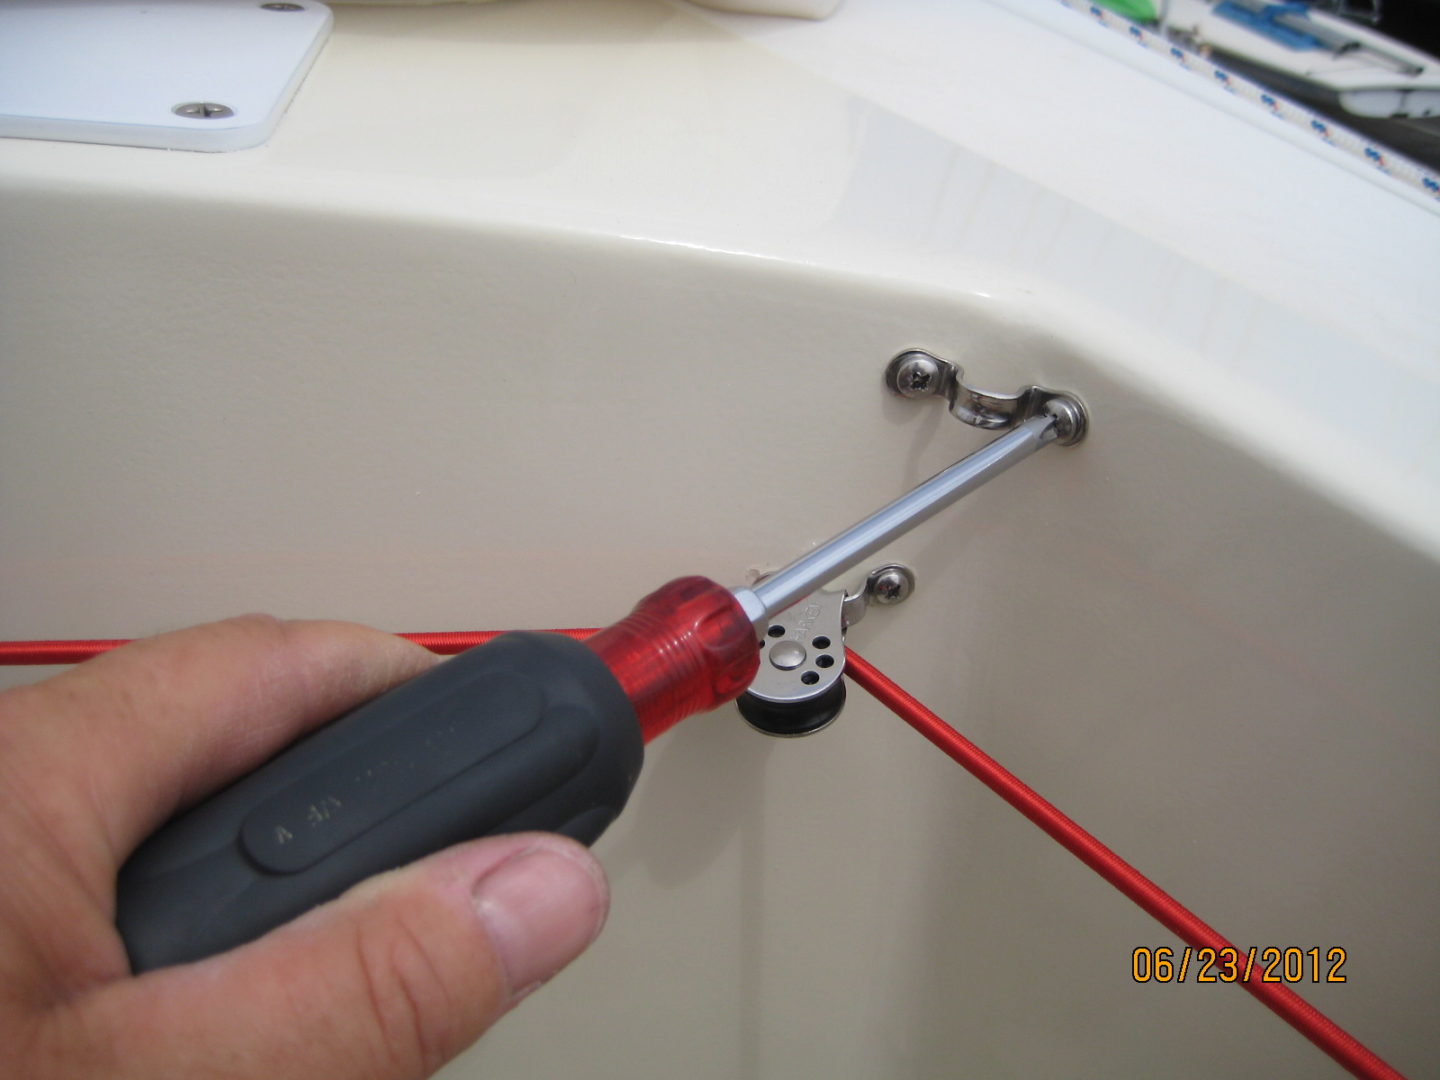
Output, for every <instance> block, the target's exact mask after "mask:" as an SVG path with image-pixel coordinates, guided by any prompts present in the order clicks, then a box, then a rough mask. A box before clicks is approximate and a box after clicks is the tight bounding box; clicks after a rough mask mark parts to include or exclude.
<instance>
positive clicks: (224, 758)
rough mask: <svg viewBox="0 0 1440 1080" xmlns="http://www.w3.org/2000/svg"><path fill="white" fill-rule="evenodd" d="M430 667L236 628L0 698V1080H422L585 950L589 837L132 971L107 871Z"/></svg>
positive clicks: (473, 856)
mask: <svg viewBox="0 0 1440 1080" xmlns="http://www.w3.org/2000/svg"><path fill="white" fill-rule="evenodd" d="M434 661H435V658H434V657H433V656H431V655H430V654H429V653H427V652H426V651H425V650H423V649H421V648H420V647H419V646H416V645H412V644H410V643H409V642H407V641H404V640H403V639H401V638H397V637H392V636H390V635H389V634H383V633H381V632H379V631H376V630H368V629H365V628H364V627H360V626H354V625H350V624H346V623H323V622H281V621H279V620H276V619H271V618H268V617H265V616H245V617H243V618H239V619H231V620H228V621H226V622H221V623H213V624H210V625H208V626H200V627H195V628H193V629H190V630H182V631H179V632H177V633H173V634H166V635H163V636H161V637H158V638H151V639H147V640H145V641H139V642H135V643H133V644H131V645H127V646H125V647H124V648H122V649H118V650H116V651H115V652H113V653H110V654H108V655H105V656H101V657H98V658H97V659H95V660H91V661H88V662H86V663H84V664H81V665H79V666H78V667H76V668H74V669H72V670H70V671H68V672H66V673H64V674H62V675H59V676H57V677H55V678H53V679H49V680H46V681H45V682H41V683H37V684H35V685H33V686H25V687H20V688H18V689H14V690H11V691H9V692H7V693H4V694H0V793H3V794H0V867H3V870H0V1046H3V1047H4V1048H5V1050H4V1054H3V1060H4V1062H5V1064H6V1065H7V1066H8V1068H3V1067H0V1073H3V1074H4V1075H6V1076H12V1075H13V1076H24V1077H27V1078H35V1080H58V1078H60V1077H66V1078H71V1077H87V1078H96V1080H102V1078H103V1080H118V1078H122V1077H137V1078H138V1077H145V1078H154V1077H186V1078H195V1077H205V1078H222V1077H223V1078H229V1080H241V1078H261V1077H263V1078H264V1080H288V1078H292V1077H294V1078H300V1077H303V1078H305V1080H317V1078H322V1077H323V1078H329V1077H336V1078H340V1077H343V1078H345V1080H392V1078H395V1080H398V1078H400V1077H422V1076H428V1075H429V1074H430V1073H432V1072H434V1071H435V1070H436V1069H438V1068H439V1067H440V1066H441V1065H442V1064H444V1063H445V1062H446V1061H448V1060H449V1059H450V1058H451V1057H453V1056H454V1055H455V1054H457V1053H459V1052H460V1051H461V1050H463V1049H464V1048H465V1047H466V1046H468V1045H469V1044H470V1043H471V1042H473V1041H474V1040H475V1039H476V1038H477V1037H479V1035H481V1034H482V1033H483V1032H484V1031H485V1030H486V1029H487V1028H488V1027H489V1026H490V1025H491V1024H493V1023H494V1022H495V1021H496V1020H497V1019H498V1018H499V1017H500V1016H502V1015H503V1014H504V1013H505V1012H506V1011H507V1010H508V1009H510V1008H511V1007H512V1006H513V1005H514V1004H515V1003H516V1002H518V1001H519V1000H520V999H521V998H523V997H524V996H525V995H526V994H528V993H529V992H530V991H531V990H533V989H534V988H535V987H536V986H538V985H540V984H541V983H542V982H544V981H545V980H546V979H548V978H549V977H550V976H552V975H554V974H555V973H556V972H557V971H558V970H559V969H560V968H562V967H564V966H565V965H566V964H568V963H569V962H570V961H571V960H572V959H574V958H575V957H576V956H577V955H578V954H579V953H580V952H582V951H583V950H584V949H585V947H586V946H587V945H589V944H590V942H591V941H592V940H593V939H594V937H595V935H596V934H597V933H598V932H599V930H600V927H601V925H602V924H603V922H604V919H605V913H606V910H607V908H608V903H609V893H608V889H607V887H606V884H605V878H604V874H603V872H602V871H601V869H600V867H599V864H598V863H597V862H596V861H595V859H594V858H593V857H592V856H591V855H590V853H589V852H588V851H586V850H585V848H583V847H582V846H580V845H579V844H576V843H573V842H572V841H570V840H566V839H564V838H563V837H559V836H551V835H546V834H540V833H524V834H519V835H514V836H502V837H494V838H490V839H486V840H478V841H474V842H472V843H468V844H462V845H460V846H458V847H455V848H451V849H450V850H448V851H444V852H441V853H439V854H437V855H433V856H431V857H429V858H427V859H422V860H421V861H419V862H417V863H414V864H412V865H410V866H407V867H404V868H402V869H399V870H395V871H392V872H390V873H388V874H383V875H381V876H379V877H376V878H372V879H371V880H369V881H366V882H363V883H362V884H360V885H358V886H356V887H355V888H353V889H351V890H350V891H349V892H347V893H346V894H345V895H343V896H341V897H340V898H339V899H337V900H335V901H333V902H331V903H329V904H325V905H323V906H321V907H319V908H316V909H315V910H313V911H311V912H310V913H308V914H306V915H304V916H302V917H301V918H299V919H296V920H295V921H294V922H292V923H290V924H288V925H286V926H282V927H280V928H279V929H277V930H274V931H272V932H271V933H269V934H267V935H265V936H264V937H263V938H260V939H259V940H257V941H254V942H252V943H250V944H248V945H244V946H241V947H240V948H237V949H234V950H232V951H230V952H228V953H224V954H221V955H219V956H214V957H211V958H209V959H206V960H202V961H200V962H198V963H194V964H186V965H182V966H179V967H173V968H166V969H162V970H159V971H152V972H149V973H147V974H145V975H142V976H139V977H138V978H132V977H131V976H130V973H129V966H128V963H127V960H126V957H125V950H124V946H123V945H122V943H121V941H120V937H119V935H118V934H117V933H116V931H115V927H114V925H113V919H114V909H115V875H116V872H117V871H118V869H119V868H120V866H121V864H122V863H123V862H124V861H125V859H126V857H127V856H128V855H129V853H130V852H131V851H132V850H133V849H134V848H135V847H136V846H137V845H138V844H139V843H140V841H141V840H143V839H144V838H145V837H146V836H147V835H148V834H149V833H151V832H152V831H154V830H155V829H156V828H157V827H158V826H159V825H161V824H163V823H164V822H165V821H166V820H167V819H168V818H169V817H170V816H172V815H173V814H174V813H175V811H177V810H178V809H180V808H181V807H183V806H186V805H188V804H190V803H192V802H194V801H196V800H198V799H199V798H201V797H203V796H204V795H206V794H208V793H209V792H211V791H213V790H215V789H216V788H218V787H220V786H221V785H223V784H224V783H226V782H227V781H229V780H231V779H233V778H234V777H236V776H238V775H240V774H242V773H245V772H247V771H249V770H251V769H253V768H255V767H256V766H257V765H259V764H260V763H261V762H263V761H264V760H266V758H268V757H269V756H270V755H271V754H273V753H274V752H275V751H276V750H278V749H279V748H280V747H282V746H284V745H286V744H287V743H289V742H291V741H292V740H293V739H295V738H296V737H297V736H298V735H300V734H301V733H303V732H304V731H306V730H308V729H309V728H312V727H315V726H317V725H318V724H321V723H323V722H324V721H326V720H328V719H330V718H332V717H334V716H337V715H339V714H340V713H342V712H344V711H346V710H347V709H350V708H353V707H354V706H356V705H358V704H360V703H361V702H363V701H366V700H368V699H369V698H372V697H374V696H376V695H377V694H379V693H381V692H383V691H384V690H386V689H388V688H389V687H391V686H394V685H395V684H396V683H399V682H402V681H404V680H405V679H408V678H410V677H412V676H414V675H417V674H419V673H420V672H421V671H423V670H425V669H426V668H427V667H429V666H430V665H431V664H432V663H433V662H434ZM12 1069H13V1070H14V1071H13V1072H11V1070H12Z"/></svg>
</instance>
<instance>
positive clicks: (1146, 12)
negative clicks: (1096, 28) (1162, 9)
mask: <svg viewBox="0 0 1440 1080" xmlns="http://www.w3.org/2000/svg"><path fill="white" fill-rule="evenodd" d="M1095 2H1096V3H1097V4H1099V5H1100V6H1101V7H1103V8H1109V9H1110V10H1111V11H1113V12H1115V14H1117V15H1124V16H1125V18H1127V19H1129V20H1130V21H1131V22H1137V23H1153V22H1155V21H1156V20H1157V19H1158V18H1159V17H1160V13H1159V12H1157V11H1156V10H1155V5H1154V4H1152V3H1151V2H1150V0H1095Z"/></svg>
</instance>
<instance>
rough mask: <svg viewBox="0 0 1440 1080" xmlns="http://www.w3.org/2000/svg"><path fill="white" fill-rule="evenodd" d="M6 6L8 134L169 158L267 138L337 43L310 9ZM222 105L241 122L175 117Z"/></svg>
mask: <svg viewBox="0 0 1440 1080" xmlns="http://www.w3.org/2000/svg"><path fill="white" fill-rule="evenodd" d="M262 2H263V0H149V2H148V3H133V2H129V0H51V2H49V3H46V4H34V3H24V2H19V0H0V135H6V136H12V137H18V138H28V139H58V140H62V141H66V142H88V143H109V144H113V145H118V146H147V147H157V148H160V149H166V150H212V151H215V150H243V149H245V148H247V147H251V146H258V145H260V144H261V143H263V142H264V141H265V140H266V139H268V138H269V137H270V135H271V133H272V132H273V131H274V130H275V127H276V125H277V124H278V123H279V122H280V117H281V114H283V113H284V111H285V107H286V106H287V105H288V104H289V103H290V99H291V97H293V96H294V94H295V91H296V89H297V88H298V87H299V85H300V82H301V80H302V79H303V78H304V77H305V73H306V72H307V71H308V70H309V69H310V65H311V63H312V62H313V61H314V59H315V57H316V56H317V55H318V54H319V52H320V49H321V48H322V47H323V46H324V44H325V40H326V38H327V37H328V36H329V33H330V23H331V16H330V9H329V8H327V7H326V6H325V5H323V4H319V3H315V2H313V0H303V3H301V4H300V5H299V7H300V10H298V11H291V10H278V11H277V10H271V9H268V8H265V7H263V6H262ZM191 102H198V103H215V104H220V105H224V106H226V107H228V108H229V109H230V110H232V115H229V116H216V117H209V118H191V117H185V116H179V115H176V113H175V112H174V109H175V107H176V106H178V105H183V104H186V103H191Z"/></svg>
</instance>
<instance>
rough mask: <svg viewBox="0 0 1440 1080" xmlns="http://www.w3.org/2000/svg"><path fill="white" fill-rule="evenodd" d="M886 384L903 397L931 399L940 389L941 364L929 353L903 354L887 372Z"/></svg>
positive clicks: (912, 352) (893, 362)
mask: <svg viewBox="0 0 1440 1080" xmlns="http://www.w3.org/2000/svg"><path fill="white" fill-rule="evenodd" d="M885 382H886V383H887V384H888V385H889V387H890V389H891V390H893V391H895V393H897V394H899V395H900V396H901V397H907V398H922V397H930V396H931V395H932V394H935V393H936V392H937V391H938V390H939V389H940V363H939V361H938V360H936V359H935V358H934V357H933V356H931V355H930V354H929V353H923V352H919V351H911V352H905V353H901V354H900V355H899V356H897V357H896V358H895V359H894V360H892V361H890V366H889V367H888V368H887V369H886V370H885Z"/></svg>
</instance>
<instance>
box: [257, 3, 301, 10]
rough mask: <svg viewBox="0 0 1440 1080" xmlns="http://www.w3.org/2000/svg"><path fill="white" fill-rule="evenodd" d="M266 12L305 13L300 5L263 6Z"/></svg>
mask: <svg viewBox="0 0 1440 1080" xmlns="http://www.w3.org/2000/svg"><path fill="white" fill-rule="evenodd" d="M260 6H261V7H262V8H264V9H265V10H266V11H304V10H305V9H304V8H303V7H301V6H300V5H299V4H261V5H260Z"/></svg>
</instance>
